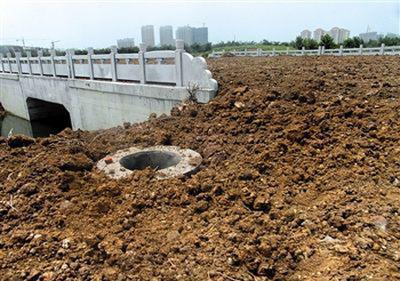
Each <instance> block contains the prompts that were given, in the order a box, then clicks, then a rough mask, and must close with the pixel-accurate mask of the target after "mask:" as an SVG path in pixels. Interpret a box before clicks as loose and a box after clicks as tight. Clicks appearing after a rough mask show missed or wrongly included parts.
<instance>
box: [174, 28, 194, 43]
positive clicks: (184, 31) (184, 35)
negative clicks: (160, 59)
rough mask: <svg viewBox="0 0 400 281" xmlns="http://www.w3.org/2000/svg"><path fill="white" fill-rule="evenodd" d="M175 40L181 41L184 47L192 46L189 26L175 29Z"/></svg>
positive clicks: (191, 32) (191, 33) (191, 34)
mask: <svg viewBox="0 0 400 281" xmlns="http://www.w3.org/2000/svg"><path fill="white" fill-rule="evenodd" d="M175 38H176V39H177V40H178V39H179V40H183V42H185V44H186V45H189V46H190V45H192V44H193V30H192V28H191V27H190V26H188V25H187V26H181V27H178V28H177V29H176V33H175Z"/></svg>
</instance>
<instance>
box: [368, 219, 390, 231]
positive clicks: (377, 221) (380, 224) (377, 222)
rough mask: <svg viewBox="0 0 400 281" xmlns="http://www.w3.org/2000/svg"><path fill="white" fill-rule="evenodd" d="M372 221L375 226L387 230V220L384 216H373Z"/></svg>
mask: <svg viewBox="0 0 400 281" xmlns="http://www.w3.org/2000/svg"><path fill="white" fill-rule="evenodd" d="M371 223H372V224H373V225H374V226H375V228H377V229H380V230H382V231H386V225H387V220H386V219H385V218H384V217H383V216H374V217H372V219H371Z"/></svg>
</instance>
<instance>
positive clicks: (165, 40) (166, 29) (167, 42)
mask: <svg viewBox="0 0 400 281" xmlns="http://www.w3.org/2000/svg"><path fill="white" fill-rule="evenodd" d="M174 44H175V43H174V36H173V32H172V26H170V25H166V26H160V45H161V46H173V45H174Z"/></svg>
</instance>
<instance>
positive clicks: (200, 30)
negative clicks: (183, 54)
mask: <svg viewBox="0 0 400 281" xmlns="http://www.w3.org/2000/svg"><path fill="white" fill-rule="evenodd" d="M175 37H176V39H180V40H183V41H184V42H185V44H186V45H193V44H195V43H197V44H200V45H204V44H207V43H208V27H190V26H188V25H186V26H181V27H178V28H177V29H176V34H175Z"/></svg>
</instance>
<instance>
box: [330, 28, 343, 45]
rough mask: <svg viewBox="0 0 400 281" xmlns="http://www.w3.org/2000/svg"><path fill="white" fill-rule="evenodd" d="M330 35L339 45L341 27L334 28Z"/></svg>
mask: <svg viewBox="0 0 400 281" xmlns="http://www.w3.org/2000/svg"><path fill="white" fill-rule="evenodd" d="M328 34H329V35H330V36H331V37H332V38H333V41H334V42H335V43H336V44H338V43H339V37H340V28H339V27H332V28H331V30H329V32H328Z"/></svg>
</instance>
